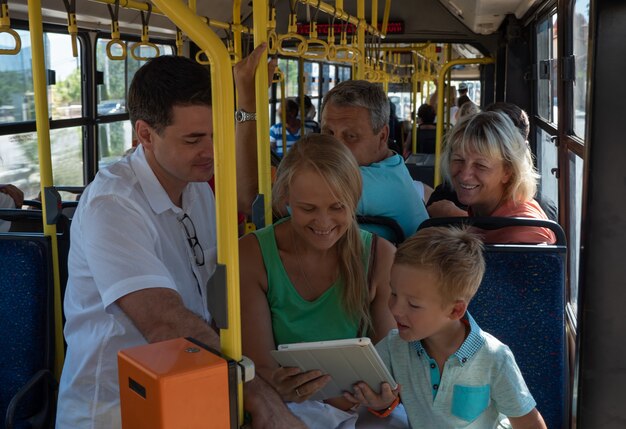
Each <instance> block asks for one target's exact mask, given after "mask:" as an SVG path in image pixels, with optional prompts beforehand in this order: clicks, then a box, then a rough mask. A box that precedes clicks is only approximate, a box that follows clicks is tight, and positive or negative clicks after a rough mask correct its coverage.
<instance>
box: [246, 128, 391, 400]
mask: <svg viewBox="0 0 626 429" xmlns="http://www.w3.org/2000/svg"><path fill="white" fill-rule="evenodd" d="M361 186H362V184H361V176H360V173H359V168H358V165H357V162H356V160H355V159H354V157H353V155H352V153H351V152H350V151H349V150H348V149H347V148H346V147H345V146H344V145H343V144H341V143H340V142H339V141H338V140H336V139H335V138H334V137H332V136H328V135H320V134H311V135H308V136H305V137H304V138H303V139H301V140H300V141H299V142H297V143H295V144H294V146H293V147H292V149H291V150H290V151H289V152H288V153H287V155H286V157H285V158H284V159H283V161H282V162H281V164H280V166H279V168H278V172H277V176H276V182H275V184H274V188H273V207H274V210H275V212H277V213H280V214H284V212H283V211H282V208H283V207H285V206H287V207H289V211H290V213H291V216H290V217H287V218H284V219H282V220H281V221H279V222H277V223H276V224H274V225H271V226H268V227H266V228H263V229H261V230H259V231H256V232H255V233H254V234H250V235H248V236H246V237H243V238H242V239H241V241H240V249H239V252H240V253H239V255H240V267H241V296H242V297H241V310H242V311H241V318H242V334H243V352H244V354H245V355H246V356H248V357H249V358H251V359H252V360H253V361H254V362H255V366H256V371H257V373H258V374H259V375H260V376H261V377H263V378H264V379H265V380H267V381H268V382H269V383H270V384H272V385H273V386H274V388H275V389H276V390H277V391H278V393H279V394H280V395H281V397H282V398H283V400H285V401H293V402H302V401H305V400H307V399H308V398H309V397H310V396H311V395H313V394H314V393H315V392H317V391H318V390H319V389H320V388H321V387H323V386H324V385H325V384H326V383H327V382H328V381H329V377H328V376H321V374H320V372H319V371H309V372H306V373H302V372H300V370H299V369H298V368H280V367H279V366H278V364H277V363H276V362H275V361H274V359H273V358H272V357H271V355H270V351H271V350H275V349H276V347H277V345H279V344H285V343H294V342H306V341H320V340H334V339H341V338H354V337H358V336H369V337H371V338H372V340H373V341H374V342H377V341H378V340H380V339H382V338H384V336H385V335H386V334H387V333H388V331H389V330H390V329H392V328H394V327H395V326H396V323H395V321H394V319H393V317H392V315H391V313H390V311H389V309H388V307H387V302H388V298H389V293H390V292H389V273H390V268H391V263H392V259H393V254H394V251H395V248H394V247H393V246H392V245H391V244H390V243H389V242H387V241H385V240H383V239H380V238H376V237H373V236H372V235H371V234H370V233H369V232H366V231H361V230H360V229H359V227H358V224H357V223H356V218H355V209H356V206H357V203H358V201H359V198H360V196H361ZM373 243H377V244H376V245H375V246H373ZM373 249H375V251H374V252H373V251H372V250H373ZM370 265H371V266H370ZM328 402H329V403H332V404H333V405H335V406H337V407H338V408H342V409H347V408H350V406H351V405H352V404H349V403H348V402H347V401H346V400H345V399H343V398H338V399H333V400H329V401H328Z"/></svg>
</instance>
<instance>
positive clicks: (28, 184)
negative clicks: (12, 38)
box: [0, 30, 85, 199]
mask: <svg viewBox="0 0 626 429" xmlns="http://www.w3.org/2000/svg"><path fill="white" fill-rule="evenodd" d="M17 32H18V34H19V36H20V38H21V40H22V48H21V50H20V51H19V52H18V54H17V55H1V56H0V100H1V101H0V105H1V107H0V127H2V125H3V124H5V125H6V126H10V125H12V124H13V123H18V122H21V123H26V126H25V127H24V128H25V130H30V131H27V132H21V133H18V134H11V133H10V132H9V133H8V134H5V135H2V136H0V165H1V167H2V174H1V175H0V183H12V184H14V185H16V186H18V187H19V188H21V189H22V190H23V191H24V195H25V197H26V198H27V199H32V198H35V197H36V196H37V194H38V193H39V186H40V185H39V183H40V175H39V155H38V150H37V133H36V132H35V127H36V125H35V99H34V91H33V80H32V79H33V73H32V65H31V64H32V56H31V46H30V33H29V32H28V31H25V30H17ZM78 41H79V43H78V57H77V58H75V57H74V56H73V55H72V48H71V46H72V45H71V39H70V36H69V35H68V34H65V33H53V32H45V33H44V58H45V62H46V69H48V114H49V116H50V117H51V118H52V119H53V120H56V121H57V123H56V124H55V126H54V127H52V128H53V129H51V130H50V147H51V152H52V170H53V177H54V184H55V185H72V186H82V185H84V183H85V182H84V175H83V144H82V141H83V126H82V125H76V119H79V120H81V119H83V120H82V122H85V121H84V114H83V89H82V78H81V76H82V67H81V64H82V49H81V48H82V42H83V39H82V38H80V37H79V38H78ZM53 53H54V55H53ZM66 120H72V122H73V123H72V126H69V127H68V126H64V121H66Z"/></svg>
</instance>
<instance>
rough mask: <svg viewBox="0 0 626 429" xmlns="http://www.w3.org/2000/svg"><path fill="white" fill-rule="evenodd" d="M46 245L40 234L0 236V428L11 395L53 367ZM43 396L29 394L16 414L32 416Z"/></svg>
mask: <svg viewBox="0 0 626 429" xmlns="http://www.w3.org/2000/svg"><path fill="white" fill-rule="evenodd" d="M50 246H51V242H50V238H49V237H44V236H43V235H41V234H0V273H1V274H0V386H1V388H0V429H1V428H4V427H5V414H6V410H7V407H8V405H9V402H10V401H11V399H12V398H13V396H14V395H15V394H16V393H17V392H18V390H19V389H20V388H22V387H23V386H24V385H25V384H27V383H28V382H29V380H31V378H32V377H33V376H34V375H35V374H36V373H37V372H38V371H40V370H42V369H51V368H52V365H53V353H52V349H53V345H52V344H53V343H52V319H53V316H52V291H53V282H52V259H51V252H50ZM45 396H46V395H45V394H44V392H42V391H41V390H39V391H35V392H33V393H31V394H29V396H27V397H26V398H25V400H23V401H21V402H20V404H19V406H18V407H17V413H16V415H17V416H18V417H20V418H21V417H24V418H27V417H29V416H32V415H34V414H36V413H37V412H38V411H39V410H40V409H41V407H42V401H44V400H47V399H45Z"/></svg>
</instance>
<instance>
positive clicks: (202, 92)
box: [127, 55, 211, 133]
mask: <svg viewBox="0 0 626 429" xmlns="http://www.w3.org/2000/svg"><path fill="white" fill-rule="evenodd" d="M127 104H128V112H129V114H130V121H131V123H132V124H133V127H134V126H135V122H136V121H137V120H138V119H141V120H143V121H146V122H147V123H148V124H149V125H150V126H151V127H152V128H154V129H155V130H156V132H157V133H161V132H162V131H163V130H164V129H165V127H167V126H168V125H170V124H171V123H172V108H173V107H174V106H197V105H203V106H209V107H210V106H211V74H210V73H209V70H208V69H207V68H206V67H204V66H201V65H200V64H198V63H196V62H195V61H193V60H190V59H189V58H185V57H178V56H173V55H163V56H159V57H155V58H151V59H150V60H148V62H147V63H146V64H144V65H143V66H141V68H140V69H139V70H137V72H136V73H135V76H134V77H133V81H132V83H131V84H130V88H129V90H128V103H127Z"/></svg>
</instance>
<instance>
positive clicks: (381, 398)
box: [343, 382, 400, 410]
mask: <svg viewBox="0 0 626 429" xmlns="http://www.w3.org/2000/svg"><path fill="white" fill-rule="evenodd" d="M399 394H400V385H398V388H397V389H395V390H393V389H391V386H390V385H389V383H382V384H381V386H380V394H378V393H376V392H374V391H373V390H372V388H371V387H369V386H368V385H367V384H366V383H363V382H360V383H357V384H355V385H354V393H349V392H344V394H343V396H344V398H346V399H347V400H349V401H350V402H352V403H353V404H359V405H365V406H366V407H367V408H371V409H372V410H384V409H385V408H388V407H389V406H390V405H391V404H392V403H393V401H395V400H396V398H397V397H398V395H399Z"/></svg>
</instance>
